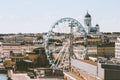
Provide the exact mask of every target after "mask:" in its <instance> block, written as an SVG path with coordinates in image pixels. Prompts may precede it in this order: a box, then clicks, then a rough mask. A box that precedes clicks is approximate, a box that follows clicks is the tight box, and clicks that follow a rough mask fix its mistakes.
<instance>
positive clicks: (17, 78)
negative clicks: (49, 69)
mask: <svg viewBox="0 0 120 80" xmlns="http://www.w3.org/2000/svg"><path fill="white" fill-rule="evenodd" d="M12 80H63V79H60V78H39V79H30V77H29V76H27V74H26V73H22V74H12Z"/></svg>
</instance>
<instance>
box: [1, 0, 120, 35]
mask: <svg viewBox="0 0 120 80" xmlns="http://www.w3.org/2000/svg"><path fill="white" fill-rule="evenodd" d="M119 4H120V0H0V33H39V32H47V31H49V29H50V27H51V26H52V25H53V24H54V23H55V22H56V21H57V20H59V19H61V18H64V17H71V18H74V19H77V20H78V21H79V22H80V23H81V24H82V25H83V26H84V16H85V15H86V13H87V11H88V12H89V14H90V15H91V16H92V26H95V25H96V24H99V26H100V31H101V32H120V5H119Z"/></svg>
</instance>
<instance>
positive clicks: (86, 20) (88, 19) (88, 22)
mask: <svg viewBox="0 0 120 80" xmlns="http://www.w3.org/2000/svg"><path fill="white" fill-rule="evenodd" d="M84 25H85V30H86V32H87V33H88V34H89V33H90V29H91V15H90V14H89V13H88V12H87V14H86V15H85V18H84Z"/></svg>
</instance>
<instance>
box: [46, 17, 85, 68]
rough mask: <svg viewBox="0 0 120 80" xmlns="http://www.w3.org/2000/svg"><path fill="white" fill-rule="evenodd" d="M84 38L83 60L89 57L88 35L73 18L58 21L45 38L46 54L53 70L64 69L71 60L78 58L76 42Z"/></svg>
mask: <svg viewBox="0 0 120 80" xmlns="http://www.w3.org/2000/svg"><path fill="white" fill-rule="evenodd" d="M78 37H82V40H83V41H82V42H83V45H84V46H85V47H84V49H83V50H82V55H81V56H82V57H81V59H85V58H86V55H87V47H86V46H87V33H86V32H85V30H84V28H83V26H82V25H81V24H80V22H79V21H77V20H76V19H73V18H62V19H60V20H58V21H57V22H56V23H55V24H53V26H52V27H51V29H50V30H49V31H48V33H47V35H46V38H45V54H46V55H47V59H48V60H49V64H50V65H51V68H53V69H63V68H66V67H68V66H69V65H70V59H71V58H77V56H78V55H76V53H75V51H74V49H75V47H74V40H75V39H76V38H78Z"/></svg>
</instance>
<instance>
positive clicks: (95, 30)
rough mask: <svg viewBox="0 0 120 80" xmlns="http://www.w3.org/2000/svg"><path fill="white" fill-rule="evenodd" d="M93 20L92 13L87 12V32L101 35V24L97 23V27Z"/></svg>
mask: <svg viewBox="0 0 120 80" xmlns="http://www.w3.org/2000/svg"><path fill="white" fill-rule="evenodd" d="M91 21H92V18H91V15H90V14H89V13H88V12H87V14H86V15H85V18H84V26H85V30H86V32H87V33H88V34H97V35H99V34H100V28H99V25H98V24H96V26H95V27H92V24H91Z"/></svg>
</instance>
